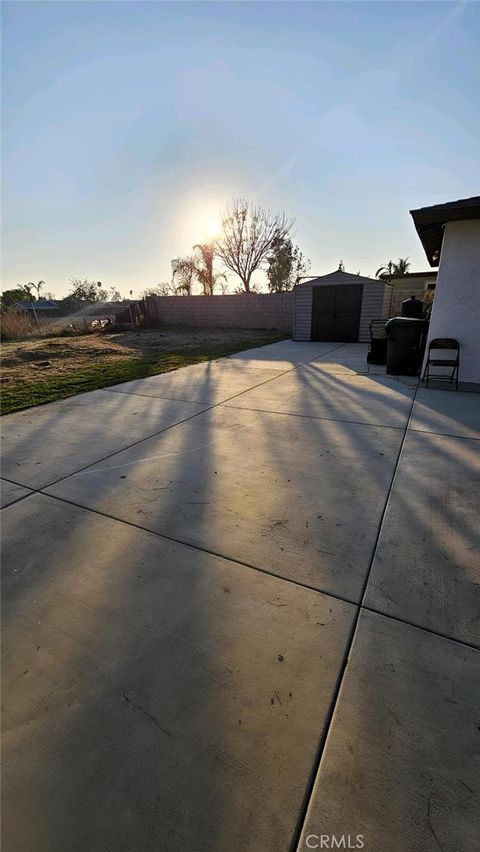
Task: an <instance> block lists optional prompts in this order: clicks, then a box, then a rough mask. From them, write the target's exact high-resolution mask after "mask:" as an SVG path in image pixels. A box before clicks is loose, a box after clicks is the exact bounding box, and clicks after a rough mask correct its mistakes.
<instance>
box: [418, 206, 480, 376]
mask: <svg viewBox="0 0 480 852" xmlns="http://www.w3.org/2000/svg"><path fill="white" fill-rule="evenodd" d="M435 337H455V338H456V339H457V340H458V341H459V343H460V374H459V379H460V381H461V382H475V383H478V384H480V219H470V220H468V221H459V222H447V223H446V225H445V231H444V237H443V243H442V253H441V257H440V265H439V270H438V276H437V286H436V290H435V299H434V302H433V308H432V315H431V318H430V329H429V336H428V340H429V341H430V340H432V339H433V338H435Z"/></svg>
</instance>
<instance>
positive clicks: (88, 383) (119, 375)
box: [1, 332, 287, 414]
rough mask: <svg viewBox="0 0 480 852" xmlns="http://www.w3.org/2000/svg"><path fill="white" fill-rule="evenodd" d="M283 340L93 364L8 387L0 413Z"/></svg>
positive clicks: (272, 337) (276, 336)
mask: <svg viewBox="0 0 480 852" xmlns="http://www.w3.org/2000/svg"><path fill="white" fill-rule="evenodd" d="M286 337H287V335H285V334H281V333H278V332H271V333H267V332H263V333H262V335H261V336H260V335H257V336H253V335H252V337H251V338H244V339H243V340H239V341H237V342H235V341H232V340H231V341H230V342H228V343H222V342H218V343H211V344H209V345H208V346H207V345H203V346H198V347H195V346H192V347H186V346H183V347H182V350H181V351H174V350H172V351H168V352H162V353H158V354H156V355H154V356H152V357H149V358H125V360H124V361H116V362H113V363H108V364H92V366H91V367H88V368H87V369H85V368H83V369H82V370H79V371H78V372H73V373H70V374H68V375H60V376H51V377H49V378H45V379H43V380H42V381H33V382H24V383H22V384H18V385H12V386H7V387H5V389H4V390H3V391H2V399H1V413H2V414H11V413H12V412H13V411H20V410H22V409H23V408H30V407H31V406H33V405H43V404H44V403H46V402H54V401H55V400H57V399H65V398H66V397H68V396H74V395H75V394H79V393H85V392H86V391H92V390H98V388H105V387H109V386H110V385H116V384H120V383H121V382H129V381H131V380H132V379H143V378H145V377H146V376H155V375H158V374H159V373H168V372H170V371H171V370H177V369H178V368H179V367H186V366H188V365H189V364H198V363H200V362H202V361H211V360H213V359H215V358H223V357H225V356H227V355H233V354H234V353H235V352H241V351H243V350H245V349H253V348H254V347H255V346H265V345H266V344H267V343H274V342H276V341H277V340H284V339H285V338H286Z"/></svg>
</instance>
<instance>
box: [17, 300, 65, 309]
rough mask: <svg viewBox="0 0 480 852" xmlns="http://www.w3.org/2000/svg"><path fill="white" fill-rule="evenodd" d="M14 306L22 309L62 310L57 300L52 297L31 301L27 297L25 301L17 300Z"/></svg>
mask: <svg viewBox="0 0 480 852" xmlns="http://www.w3.org/2000/svg"><path fill="white" fill-rule="evenodd" d="M13 307H14V308H18V309H19V310H21V311H31V310H32V309H33V308H35V310H36V311H58V310H60V309H59V307H58V304H57V302H53V301H52V300H51V299H38V300H37V301H36V302H31V301H30V300H29V299H27V300H26V301H24V302H15V303H14V305H13Z"/></svg>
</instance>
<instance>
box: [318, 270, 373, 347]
mask: <svg viewBox="0 0 480 852" xmlns="http://www.w3.org/2000/svg"><path fill="white" fill-rule="evenodd" d="M362 292H363V284H341V285H338V286H335V285H327V286H325V287H321V286H320V287H313V298H312V340H326V341H328V340H332V341H338V342H339V343H351V342H354V343H355V342H356V341H357V340H358V330H359V326H360V312H361V310H362Z"/></svg>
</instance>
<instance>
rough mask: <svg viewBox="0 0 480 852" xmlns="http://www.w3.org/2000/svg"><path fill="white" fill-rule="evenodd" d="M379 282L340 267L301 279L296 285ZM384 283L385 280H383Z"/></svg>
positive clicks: (379, 282)
mask: <svg viewBox="0 0 480 852" xmlns="http://www.w3.org/2000/svg"><path fill="white" fill-rule="evenodd" d="M372 281H374V282H375V283H376V284H381V283H382V282H381V281H379V279H378V278H366V277H365V275H354V274H353V273H352V272H344V271H343V270H342V269H336V270H335V271H334V272H329V273H328V274H327V275H318V276H317V277H316V278H309V279H308V280H307V281H302V282H301V283H300V284H297V287H305V286H307V287H311V286H312V284H313V285H314V286H315V284H363V283H371V282H372ZM383 283H385V282H383Z"/></svg>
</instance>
